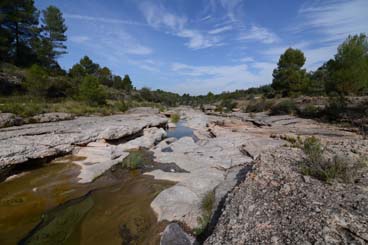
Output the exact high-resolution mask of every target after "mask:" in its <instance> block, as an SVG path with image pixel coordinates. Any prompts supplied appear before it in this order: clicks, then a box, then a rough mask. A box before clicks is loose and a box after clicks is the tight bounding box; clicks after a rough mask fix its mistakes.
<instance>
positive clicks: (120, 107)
mask: <svg viewBox="0 0 368 245" xmlns="http://www.w3.org/2000/svg"><path fill="white" fill-rule="evenodd" d="M114 107H115V109H116V110H118V111H119V112H126V111H127V110H128V109H129V106H128V105H127V104H126V103H125V102H124V101H123V100H121V101H118V102H116V103H115V104H114Z"/></svg>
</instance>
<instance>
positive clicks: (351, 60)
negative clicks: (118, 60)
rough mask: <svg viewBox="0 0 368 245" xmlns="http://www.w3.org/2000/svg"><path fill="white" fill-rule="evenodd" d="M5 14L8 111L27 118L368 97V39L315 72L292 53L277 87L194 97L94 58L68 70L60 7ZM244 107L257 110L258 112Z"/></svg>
mask: <svg viewBox="0 0 368 245" xmlns="http://www.w3.org/2000/svg"><path fill="white" fill-rule="evenodd" d="M0 13H1V17H0V18H1V19H0V34H1V36H0V57H1V67H0V104H1V105H0V111H2V112H11V113H15V114H20V115H24V116H30V115H34V114H37V113H43V112H48V111H68V112H72V113H75V114H79V115H82V114H90V113H101V114H112V113H116V112H122V111H125V110H127V109H128V108H129V107H134V106H137V105H151V106H157V107H164V106H177V105H191V106H199V107H200V106H203V105H206V104H216V105H217V106H218V107H219V110H220V111H221V110H223V108H225V109H227V110H231V109H232V108H235V107H237V106H238V107H239V105H238V103H237V101H238V100H252V99H254V97H262V98H263V99H272V98H285V97H290V98H294V97H298V96H312V97H313V96H329V97H338V98H340V100H341V101H343V98H345V97H346V96H363V95H367V94H368V38H367V35H366V34H363V33H362V34H357V35H354V36H348V37H347V38H346V40H345V41H344V42H343V43H342V44H340V46H339V47H338V49H337V52H336V54H335V56H334V57H333V58H332V59H330V60H328V61H326V62H325V63H324V64H323V65H322V66H321V67H319V68H318V69H317V70H315V71H309V72H308V71H306V69H305V68H303V67H304V64H305V62H306V57H305V56H304V53H303V51H302V50H299V49H293V48H288V49H287V50H285V52H284V53H283V54H281V56H280V59H279V62H278V63H277V64H275V69H274V71H273V81H272V83H271V84H268V85H264V86H261V87H258V88H248V89H244V90H236V91H233V92H229V91H224V92H223V93H221V94H216V95H215V94H213V93H211V92H209V93H208V94H207V95H200V96H192V95H190V94H187V93H185V94H183V95H179V94H176V93H172V92H166V91H163V90H151V89H150V88H142V89H136V88H135V87H134V83H133V81H132V80H131V78H130V77H129V75H125V76H124V77H121V76H119V75H116V74H112V72H111V70H110V69H109V68H108V67H106V66H103V65H100V64H97V63H95V62H94V61H93V60H92V59H91V58H89V57H88V54H86V56H84V57H81V59H80V61H79V62H78V63H77V64H75V65H73V66H72V67H71V68H70V69H69V70H64V69H63V68H62V67H61V66H60V65H59V63H58V59H59V58H60V57H61V56H63V55H68V54H67V53H68V51H67V46H66V41H67V36H66V31H67V29H68V27H67V26H66V23H65V19H64V17H63V13H62V12H61V11H60V9H58V8H57V7H55V6H49V7H47V8H46V9H43V10H39V9H37V8H36V7H35V5H34V1H33V0H22V1H10V0H4V1H1V3H0ZM246 82H247V81H244V85H245V86H246ZM269 82H270V81H264V83H265V84H267V83H269ZM167 90H170V88H167ZM25 101H27V103H26V104H24V102H25ZM254 103H255V102H254V101H253V104H254ZM341 103H345V102H341ZM244 110H248V111H252V108H248V109H247V108H244Z"/></svg>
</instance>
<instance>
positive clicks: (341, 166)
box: [301, 136, 367, 183]
mask: <svg viewBox="0 0 368 245" xmlns="http://www.w3.org/2000/svg"><path fill="white" fill-rule="evenodd" d="M303 151H304V153H305V154H306V159H305V160H304V161H303V163H302V166H301V172H302V173H303V174H304V175H309V176H312V177H315V178H317V179H319V180H322V181H326V182H332V181H333V180H337V181H340V182H343V183H352V182H354V181H355V179H356V178H357V176H358V174H359V173H360V170H361V169H363V168H365V167H366V166H367V163H366V160H364V159H358V160H356V159H355V160H354V159H350V158H347V157H341V156H338V155H335V156H333V157H332V158H330V159H326V158H325V157H324V155H323V153H324V151H325V148H324V147H323V145H322V144H321V142H320V140H319V139H318V138H316V137H314V136H312V137H309V138H307V139H306V140H305V141H304V145H303Z"/></svg>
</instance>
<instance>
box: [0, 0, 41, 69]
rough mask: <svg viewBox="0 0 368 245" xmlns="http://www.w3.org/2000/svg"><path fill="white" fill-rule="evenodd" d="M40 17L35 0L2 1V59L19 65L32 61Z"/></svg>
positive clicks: (0, 7) (0, 3) (0, 8)
mask: <svg viewBox="0 0 368 245" xmlns="http://www.w3.org/2000/svg"><path fill="white" fill-rule="evenodd" d="M38 17H39V11H38V10H37V8H36V7H35V6H34V1H33V0H2V1H0V33H1V38H0V45H1V48H0V52H1V54H2V60H5V61H13V62H14V63H15V64H17V65H26V64H27V62H30V59H29V56H31V54H32V52H31V41H32V40H33V39H34V38H35V37H36V36H37V34H38ZM3 55H4V56H3Z"/></svg>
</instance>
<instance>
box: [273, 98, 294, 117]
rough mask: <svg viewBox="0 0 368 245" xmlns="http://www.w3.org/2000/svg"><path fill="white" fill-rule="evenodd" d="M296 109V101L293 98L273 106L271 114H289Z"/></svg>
mask: <svg viewBox="0 0 368 245" xmlns="http://www.w3.org/2000/svg"><path fill="white" fill-rule="evenodd" d="M295 110H296V105H295V102H294V101H292V100H283V101H281V102H280V103H277V104H276V105H274V106H272V107H271V111H270V115H287V114H292V113H293V112H295Z"/></svg>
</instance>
